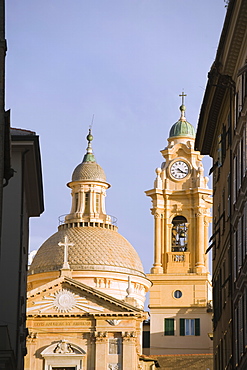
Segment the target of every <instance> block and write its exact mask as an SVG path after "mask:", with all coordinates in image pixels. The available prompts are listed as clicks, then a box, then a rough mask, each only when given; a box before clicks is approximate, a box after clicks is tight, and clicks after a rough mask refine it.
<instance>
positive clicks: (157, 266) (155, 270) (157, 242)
mask: <svg viewBox="0 0 247 370" xmlns="http://www.w3.org/2000/svg"><path fill="white" fill-rule="evenodd" d="M153 215H154V264H153V267H152V269H151V273H152V274H162V273H163V268H162V263H161V262H162V261H161V214H160V213H159V212H157V211H154V212H153Z"/></svg>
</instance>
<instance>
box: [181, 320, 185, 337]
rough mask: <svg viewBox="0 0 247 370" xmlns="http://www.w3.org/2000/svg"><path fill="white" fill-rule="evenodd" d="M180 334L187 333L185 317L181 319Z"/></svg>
mask: <svg viewBox="0 0 247 370" xmlns="http://www.w3.org/2000/svg"><path fill="white" fill-rule="evenodd" d="M180 335H185V319H180Z"/></svg>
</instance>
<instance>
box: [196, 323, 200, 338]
mask: <svg viewBox="0 0 247 370" xmlns="http://www.w3.org/2000/svg"><path fill="white" fill-rule="evenodd" d="M195 335H197V336H199V335H200V319H195Z"/></svg>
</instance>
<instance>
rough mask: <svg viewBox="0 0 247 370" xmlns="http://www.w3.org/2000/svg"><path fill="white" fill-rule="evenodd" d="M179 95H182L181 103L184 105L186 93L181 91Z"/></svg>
mask: <svg viewBox="0 0 247 370" xmlns="http://www.w3.org/2000/svg"><path fill="white" fill-rule="evenodd" d="M179 96H181V97H182V105H184V97H185V96H187V94H184V92H182V94H180V95H179Z"/></svg>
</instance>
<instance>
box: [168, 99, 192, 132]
mask: <svg viewBox="0 0 247 370" xmlns="http://www.w3.org/2000/svg"><path fill="white" fill-rule="evenodd" d="M185 109H186V107H185V105H183V104H182V105H181V106H180V111H181V117H180V119H179V120H178V121H177V122H176V123H174V125H173V126H172V127H171V129H170V134H169V137H170V138H171V137H175V136H183V137H185V136H188V137H195V129H194V127H193V126H192V125H191V124H190V123H189V122H188V121H186V118H185V116H184V112H185Z"/></svg>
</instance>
